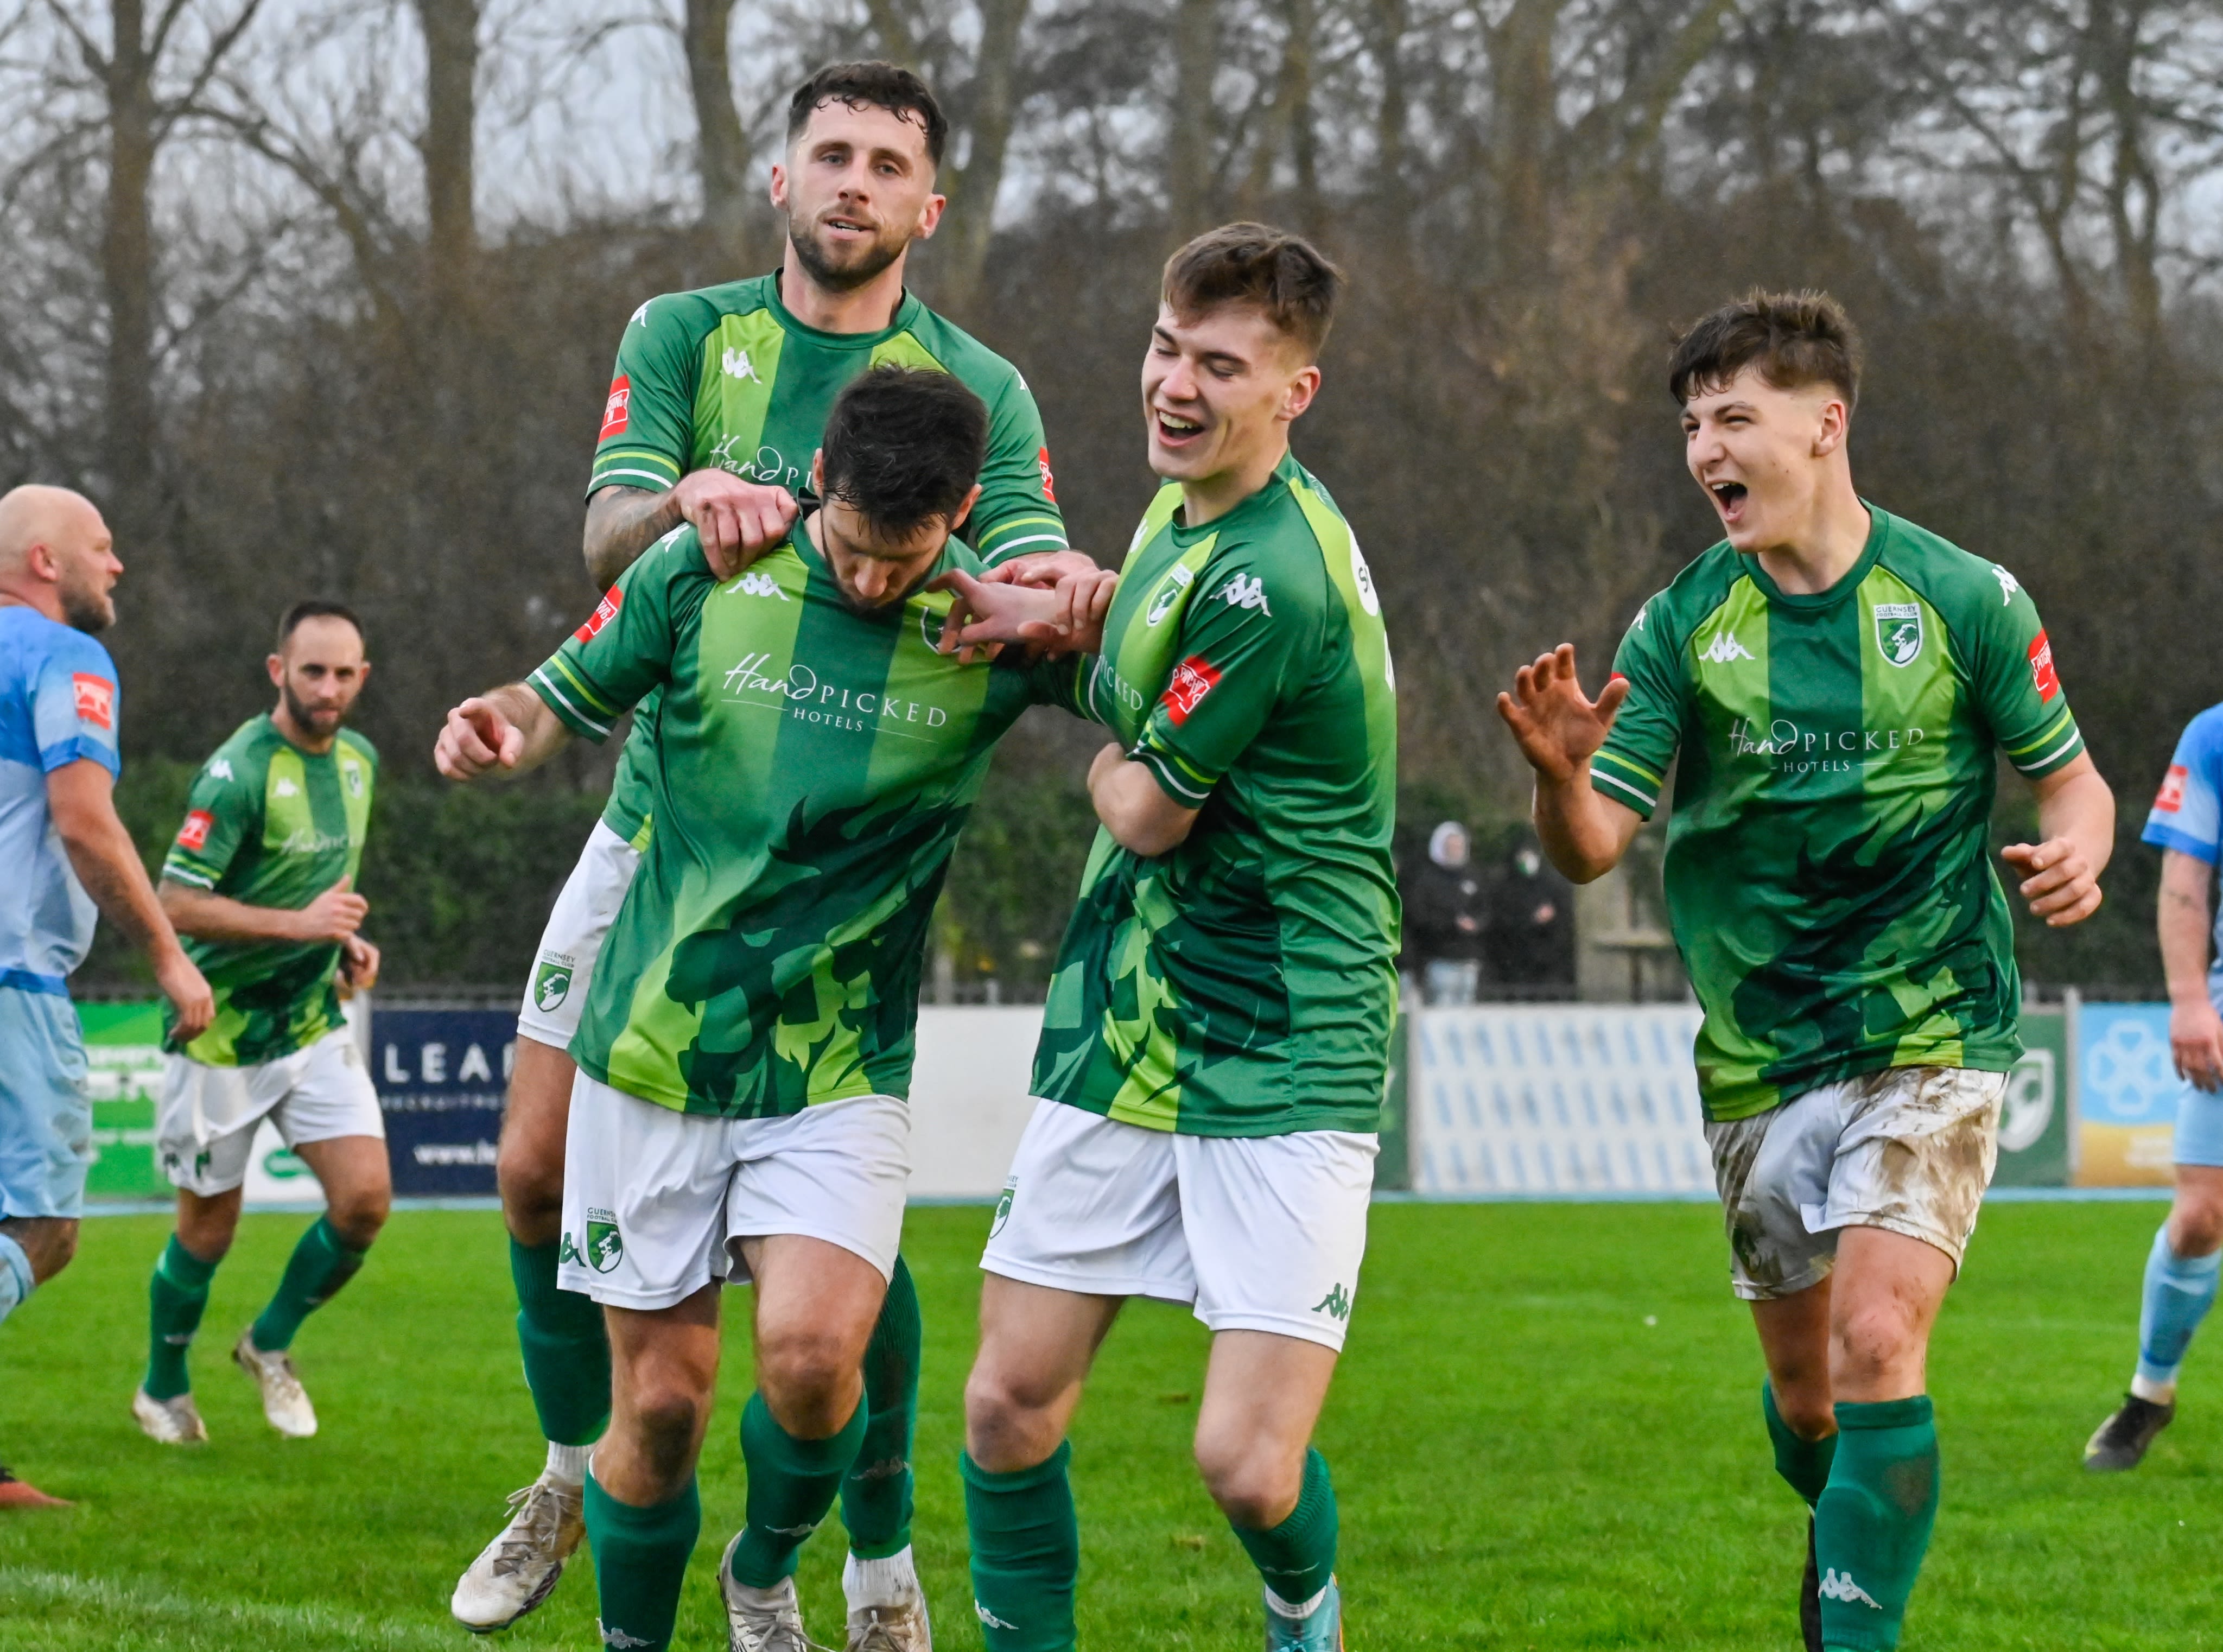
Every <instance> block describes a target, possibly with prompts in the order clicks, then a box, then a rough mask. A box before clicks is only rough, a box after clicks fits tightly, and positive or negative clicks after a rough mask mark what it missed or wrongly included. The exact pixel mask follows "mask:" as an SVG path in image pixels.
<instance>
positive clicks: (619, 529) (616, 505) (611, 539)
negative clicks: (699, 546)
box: [584, 486, 684, 590]
mask: <svg viewBox="0 0 2223 1652" xmlns="http://www.w3.org/2000/svg"><path fill="white" fill-rule="evenodd" d="M682 520H684V519H683V517H682V516H681V515H680V514H679V500H678V498H677V495H676V494H675V493H674V492H673V491H671V489H666V490H665V491H664V492H663V493H660V494H652V493H650V492H648V491H647V490H646V489H641V488H620V487H616V486H612V487H608V488H603V489H599V490H597V492H596V493H595V496H594V497H593V498H592V499H590V500H589V501H587V533H586V541H585V545H584V550H585V552H586V558H587V577H589V579H592V580H593V581H594V582H595V590H607V589H608V587H609V586H611V585H614V584H615V583H617V577H618V576H619V575H620V574H621V573H623V572H624V571H626V570H627V569H628V568H630V567H632V566H633V563H634V561H635V560H636V559H637V558H639V555H640V553H641V552H644V551H645V550H647V549H648V547H649V546H650V545H654V544H655V543H656V542H657V541H658V539H662V538H663V537H664V535H665V534H667V533H671V530H672V529H673V528H675V527H677V526H679V524H680V522H681V521H682Z"/></svg>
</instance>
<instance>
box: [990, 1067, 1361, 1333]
mask: <svg viewBox="0 0 2223 1652" xmlns="http://www.w3.org/2000/svg"><path fill="white" fill-rule="evenodd" d="M1378 1146H1379V1140H1378V1138H1376V1137H1374V1136H1370V1135H1362V1134H1359V1133H1358V1132H1354V1131H1345V1130H1303V1131H1298V1132H1294V1133H1293V1134H1290V1135H1287V1136H1244V1137H1219V1136H1184V1135H1178V1134H1175V1133H1174V1132H1171V1131H1164V1130H1144V1129H1143V1128H1142V1127H1141V1126H1137V1125H1129V1124H1120V1123H1118V1122H1116V1121H1114V1120H1112V1119H1106V1118H1104V1117H1102V1116H1100V1115H1099V1114H1097V1113H1090V1112H1087V1111H1086V1110H1085V1109H1083V1108H1080V1107H1068V1106H1067V1105H1066V1104H1065V1103H1063V1102H1061V1101H1037V1102H1036V1104H1035V1113H1034V1117H1033V1118H1032V1119H1029V1120H1028V1122H1027V1128H1026V1133H1025V1134H1024V1135H1023V1136H1022V1137H1021V1138H1019V1151H1018V1153H1017V1157H1014V1158H1013V1159H1012V1161H1011V1176H1010V1177H1009V1179H1007V1180H1006V1181H1005V1182H1004V1196H1003V1199H1002V1201H1000V1202H999V1203H998V1205H997V1207H996V1220H995V1225H994V1226H993V1227H992V1228H991V1229H990V1231H989V1234H988V1248H987V1251H986V1253H985V1254H984V1255H983V1256H982V1257H981V1258H980V1265H981V1267H982V1268H983V1269H985V1270H986V1271H988V1272H990V1273H992V1274H997V1275H999V1276H1001V1277H1004V1278H1006V1279H1017V1280H1018V1281H1020V1282H1021V1283H1024V1284H1030V1285H1047V1286H1049V1287H1050V1288H1051V1289H1056V1290H1071V1291H1078V1292H1080V1294H1082V1295H1084V1296H1152V1297H1156V1298H1157V1299H1159V1300H1160V1301H1162V1302H1185V1303H1187V1304H1189V1305H1191V1306H1192V1307H1193V1308H1194V1309H1195V1310H1196V1316H1197V1318H1199V1319H1200V1320H1202V1321H1204V1322H1205V1324H1206V1325H1207V1326H1209V1327H1212V1330H1214V1331H1270V1332H1273V1333H1275V1334H1276V1335H1280V1336H1290V1337H1300V1338H1302V1339H1303V1340H1305V1341H1307V1342H1318V1343H1321V1344H1324V1345H1325V1346H1328V1347H1331V1348H1340V1347H1342V1346H1343V1339H1344V1334H1345V1332H1346V1331H1347V1330H1348V1329H1349V1328H1350V1323H1351V1302H1352V1299H1353V1298H1354V1297H1356V1296H1357V1294H1358V1264H1359V1262H1360V1260H1361V1258H1363V1257H1364V1256H1365V1254H1366V1210H1367V1205H1368V1202H1369V1201H1370V1199H1371V1197H1372V1196H1373V1192H1374V1155H1375V1152H1376V1149H1377V1147H1378Z"/></svg>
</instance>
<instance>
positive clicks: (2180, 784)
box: [2154, 763, 2185, 815]
mask: <svg viewBox="0 0 2223 1652" xmlns="http://www.w3.org/2000/svg"><path fill="white" fill-rule="evenodd" d="M2184 777H2185V766H2184V765H2183V764H2182V763H2172V764H2170V765H2169V772H2168V773H2166V774H2164V775H2163V776H2162V777H2161V790H2160V791H2157V792H2156V793H2155V794H2154V807H2155V808H2156V809H2157V810H2160V811H2161V812H2162V813H2163V814H2165V815H2173V814H2175V813H2176V811H2177V810H2180V809H2182V808H2183V807H2184Z"/></svg>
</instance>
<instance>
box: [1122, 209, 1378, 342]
mask: <svg viewBox="0 0 2223 1652" xmlns="http://www.w3.org/2000/svg"><path fill="white" fill-rule="evenodd" d="M1160 291H1161V293H1162V295H1163V297H1164V299H1165V301H1166V303H1167V304H1168V305H1169V306H1172V309H1173V312H1174V314H1175V315H1177V316H1179V317H1181V318H1182V319H1183V320H1188V319H1191V318H1194V317H1196V316H1200V315H1202V314H1203V313H1204V312H1206V311H1207V310H1214V309H1218V308H1219V306H1221V305H1223V304H1250V305H1255V306H1257V308H1259V309H1261V310H1263V311H1264V312H1265V313H1266V318H1267V319H1268V320H1269V321H1270V322H1272V323H1273V324H1274V325H1275V327H1277V328H1279V329H1280V330H1281V331H1282V332H1283V333H1285V334H1287V335H1288V337H1291V338H1294V340H1296V341H1297V343H1298V344H1301V345H1303V346H1304V349H1305V352H1306V354H1307V356H1318V355H1319V349H1320V346H1321V345H1322V344H1326V342H1327V330H1328V329H1329V328H1330V327H1332V326H1333V325H1335V303H1336V300H1337V299H1338V297H1339V296H1340V295H1341V293H1342V292H1343V272H1342V271H1341V270H1339V269H1338V268H1336V267H1335V266H1334V265H1333V264H1332V263H1330V262H1328V261H1327V260H1326V258H1325V257H1323V256H1322V255H1320V252H1319V249H1318V248H1316V247H1314V246H1313V244H1312V243H1311V242H1309V241H1307V240H1306V239H1305V238H1304V237H1303V236H1294V235H1291V234H1289V233H1288V231H1287V230H1276V229H1274V228H1272V227H1271V226H1270V225H1268V224H1221V225H1220V226H1219V228H1218V229H1217V230H1206V231H1205V232H1204V233H1203V234H1202V235H1200V236H1197V237H1196V239H1194V240H1193V241H1191V242H1190V243H1188V244H1187V246H1184V247H1183V248H1181V250H1180V251H1178V252H1176V253H1175V254H1174V255H1173V256H1172V257H1170V258H1168V259H1167V260H1166V270H1165V278H1164V282H1163V285H1162V287H1161V288H1160Z"/></svg>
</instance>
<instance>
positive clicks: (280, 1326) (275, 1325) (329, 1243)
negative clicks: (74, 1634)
mask: <svg viewBox="0 0 2223 1652" xmlns="http://www.w3.org/2000/svg"><path fill="white" fill-rule="evenodd" d="M369 1254H370V1252H368V1251H356V1250H350V1248H349V1247H348V1246H347V1245H345V1244H343V1242H342V1241H341V1239H340V1235H339V1230H338V1229H337V1228H336V1227H334V1226H332V1224H331V1219H330V1218H329V1217H324V1216H319V1217H318V1218H317V1220H316V1221H315V1222H314V1223H313V1224H312V1225H311V1226H310V1228H309V1231H308V1232H307V1233H304V1234H302V1235H301V1240H300V1243H299V1244H298V1245H295V1246H294V1247H293V1255H292V1256H290V1257H288V1258H287V1259H286V1271H285V1273H284V1274H283V1275H282V1276H281V1277H280V1279H279V1281H278V1292H277V1295H275V1296H273V1297H271V1299H270V1305H269V1306H268V1308H264V1309H263V1310H262V1312H261V1315H260V1316H259V1317H258V1318H257V1319H256V1320H255V1325H254V1327H253V1330H252V1332H251V1334H252V1335H253V1337H254V1339H255V1346H256V1347H258V1348H260V1349H261V1350H262V1352H265V1353H276V1352H278V1351H279V1350H280V1348H290V1347H292V1346H293V1334H294V1333H295V1332H297V1331H299V1329H300V1328H301V1321H303V1320H305V1319H306V1318H308V1317H309V1315H310V1314H311V1313H312V1311H314V1310H315V1309H317V1308H322V1307H323V1306H324V1304H325V1303H326V1302H330V1301H331V1299H332V1298H333V1297H335V1296H338V1295H339V1290H340V1287H341V1286H342V1285H344V1284H345V1283H347V1282H348V1281H349V1280H350V1279H352V1278H354V1277H356V1274H358V1273H360V1272H362V1259H363V1258H365V1257H366V1256H368V1255H369Z"/></svg>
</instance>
